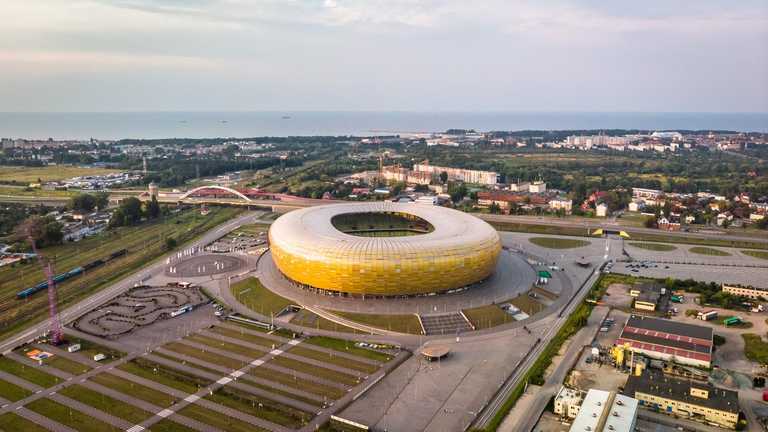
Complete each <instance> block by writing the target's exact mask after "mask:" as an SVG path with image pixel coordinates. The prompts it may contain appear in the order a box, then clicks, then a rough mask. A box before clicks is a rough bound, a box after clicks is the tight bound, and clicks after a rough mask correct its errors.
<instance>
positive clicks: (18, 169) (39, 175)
mask: <svg viewBox="0 0 768 432" xmlns="http://www.w3.org/2000/svg"><path fill="white" fill-rule="evenodd" d="M116 172H120V171H119V170H115V169H108V168H95V167H84V166H74V165H48V166H44V167H22V166H6V165H3V166H0V181H2V182H18V183H22V184H29V183H38V182H39V181H40V180H42V181H43V182H47V181H58V180H66V179H70V178H72V177H81V176H84V175H103V174H110V173H116Z"/></svg>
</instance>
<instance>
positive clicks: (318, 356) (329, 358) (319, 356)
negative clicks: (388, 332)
mask: <svg viewBox="0 0 768 432" xmlns="http://www.w3.org/2000/svg"><path fill="white" fill-rule="evenodd" d="M289 352H290V353H291V354H295V355H298V356H302V357H306V358H310V359H314V360H318V361H321V362H325V363H330V364H334V365H336V366H341V367H345V368H348V369H352V370H356V371H359V372H364V373H368V374H370V373H373V372H376V371H377V370H378V369H379V368H378V367H377V366H375V365H372V364H369V363H363V362H359V361H355V360H352V359H349V358H347V357H341V356H339V355H336V354H334V353H332V352H331V353H327V352H323V351H318V350H315V349H312V348H307V347H303V346H298V345H297V346H295V347H293V348H291V350H290V351H289Z"/></svg>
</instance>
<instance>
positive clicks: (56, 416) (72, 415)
mask: <svg viewBox="0 0 768 432" xmlns="http://www.w3.org/2000/svg"><path fill="white" fill-rule="evenodd" d="M26 408H29V409H30V410H32V411H34V412H36V413H38V414H40V415H43V416H45V417H48V418H49V419H51V420H53V421H56V422H59V423H61V424H63V425H64V426H69V427H71V428H72V429H74V430H76V431H78V432H118V431H120V428H116V427H114V426H112V425H110V424H108V423H104V422H103V421H101V420H97V419H95V418H93V417H91V416H89V415H87V414H85V413H82V412H80V411H78V410H76V409H72V408H70V407H68V406H66V405H62V404H60V403H58V402H55V401H52V400H51V399H37V400H35V401H32V402H30V403H29V404H27V405H26Z"/></svg>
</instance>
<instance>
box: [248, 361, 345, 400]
mask: <svg viewBox="0 0 768 432" xmlns="http://www.w3.org/2000/svg"><path fill="white" fill-rule="evenodd" d="M248 375H253V376H254V377H258V378H261V379H265V380H269V381H273V382H276V383H279V384H283V385H286V386H288V387H291V388H295V389H299V390H304V391H306V392H309V393H312V394H316V395H318V396H324V397H326V398H328V399H338V398H340V397H342V396H344V394H345V392H344V390H341V389H338V388H336V387H330V386H326V385H323V384H319V383H316V382H314V381H310V380H305V379H303V378H297V377H296V376H295V375H290V374H287V373H283V372H279V371H276V370H273V369H269V368H265V367H256V368H253V369H251V370H249V371H248Z"/></svg>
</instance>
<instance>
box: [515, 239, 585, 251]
mask: <svg viewBox="0 0 768 432" xmlns="http://www.w3.org/2000/svg"><path fill="white" fill-rule="evenodd" d="M528 241H529V242H531V243H533V244H535V245H536V246H541V247H543V248H548V249H574V248H580V247H584V246H587V245H589V244H590V242H588V241H586V240H577V239H566V238H557V237H531V238H529V239H528Z"/></svg>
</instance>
